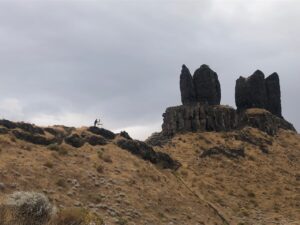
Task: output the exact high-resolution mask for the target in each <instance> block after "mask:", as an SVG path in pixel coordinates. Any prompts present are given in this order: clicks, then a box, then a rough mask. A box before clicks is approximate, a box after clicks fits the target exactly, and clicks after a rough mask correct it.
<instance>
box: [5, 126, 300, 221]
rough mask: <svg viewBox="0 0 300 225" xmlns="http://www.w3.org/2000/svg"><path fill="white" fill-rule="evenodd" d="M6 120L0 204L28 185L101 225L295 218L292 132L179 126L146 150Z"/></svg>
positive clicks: (124, 139) (297, 151)
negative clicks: (198, 129) (97, 217)
mask: <svg viewBox="0 0 300 225" xmlns="http://www.w3.org/2000/svg"><path fill="white" fill-rule="evenodd" d="M12 124H14V125H13V126H8V125H7V121H4V122H3V121H2V122H1V125H2V128H1V129H0V130H1V133H2V134H1V135H0V149H1V153H0V156H1V157H0V179H1V181H0V182H1V184H0V188H1V192H0V197H1V198H0V199H1V202H2V203H3V204H4V202H5V198H6V197H7V196H8V195H9V194H11V193H14V192H16V191H35V192H40V193H45V194H46V196H48V198H49V199H50V201H51V203H53V205H55V206H56V207H57V208H58V210H61V209H64V208H70V207H71V208H73V207H77V208H87V209H88V210H90V211H95V212H96V213H97V214H99V215H100V216H101V218H102V219H103V220H104V222H105V224H108V225H110V224H136V225H146V224H147V225H160V224H168V225H175V224H178V225H183V224H186V225H194V224H199V225H200V224H206V225H216V224H219V225H221V224H231V225H238V224H239V225H242V224H248V225H252V224H262V225H264V224H289V225H292V224H293V225H295V224H300V222H299V221H300V216H299V215H300V211H299V206H300V196H299V188H300V186H299V183H300V173H299V171H300V163H299V160H300V136H299V135H298V134H297V133H295V132H293V131H288V130H280V131H279V132H278V133H277V135H275V136H270V135H268V134H266V133H264V132H262V131H260V130H258V129H256V128H250V127H245V128H243V129H241V130H235V131H227V132H195V133H192V132H185V133H182V134H180V133H179V134H176V135H175V136H174V137H172V138H170V139H169V140H167V141H165V144H164V145H161V146H156V147H154V150H155V152H152V147H151V146H148V145H146V144H145V143H143V142H138V141H133V140H131V139H130V137H128V135H127V134H126V133H122V134H117V135H115V134H114V136H110V135H108V134H111V133H109V132H108V131H107V130H104V129H103V130H102V132H103V131H106V132H105V133H101V135H100V134H95V132H94V133H93V132H91V131H94V129H95V128H80V129H75V128H67V127H63V126H56V127H51V128H38V127H36V126H32V125H28V124H24V123H11V125H12ZM4 125H5V126H4ZM33 128H34V129H33ZM99 130H100V129H99ZM50 132H51V133H52V134H51V133H50ZM54 133H55V134H56V135H54ZM58 133H59V134H60V135H57V134H58ZM20 134H22V135H20ZM107 135H108V136H107ZM58 136H59V137H61V138H60V139H59V142H58V143H56V142H53V140H55V141H57V140H58V139H57V137H58ZM65 136H66V137H65ZM91 136H93V137H94V138H91ZM24 137H25V138H24ZM68 137H73V138H72V141H70V138H68ZM74 137H77V139H76V138H74ZM95 137H98V139H97V138H96V139H97V140H98V141H96V142H95ZM100 139H101V141H99V140H100ZM36 140H43V141H42V142H40V141H39V142H38V143H37V141H36ZM49 140H52V141H50V142H51V143H50V142H48V141H49ZM74 140H75V141H74ZM80 140H88V141H80ZM90 140H94V141H90ZM52 142H53V143H52ZM70 143H72V144H73V145H74V146H76V147H74V146H72V144H70ZM74 143H75V144H74ZM78 143H79V145H78ZM124 143H125V144H124ZM121 147H122V148H121ZM126 148H127V149H126ZM164 153H166V154H164ZM2 224H5V223H4V222H3V221H2Z"/></svg>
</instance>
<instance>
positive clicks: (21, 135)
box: [12, 130, 56, 145]
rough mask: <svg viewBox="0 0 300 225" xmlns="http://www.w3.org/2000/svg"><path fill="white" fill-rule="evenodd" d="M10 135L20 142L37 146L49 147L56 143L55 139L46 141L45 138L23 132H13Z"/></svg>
mask: <svg viewBox="0 0 300 225" xmlns="http://www.w3.org/2000/svg"><path fill="white" fill-rule="evenodd" d="M12 134H13V135H14V136H15V137H16V138H18V139H20V140H23V141H27V142H30V143H33V144H38V145H50V144H53V143H55V142H56V139H55V138H53V139H47V138H46V137H44V136H41V135H39V134H32V133H28V132H25V131H19V130H13V131H12Z"/></svg>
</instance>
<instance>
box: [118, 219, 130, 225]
mask: <svg viewBox="0 0 300 225" xmlns="http://www.w3.org/2000/svg"><path fill="white" fill-rule="evenodd" d="M117 224H118V225H127V224H128V221H127V220H126V219H124V218H119V219H118V221H117Z"/></svg>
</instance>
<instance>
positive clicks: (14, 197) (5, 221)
mask: <svg viewBox="0 0 300 225" xmlns="http://www.w3.org/2000/svg"><path fill="white" fill-rule="evenodd" d="M54 211H55V210H54V207H53V206H52V205H51V203H50V202H49V200H48V198H47V197H46V196H45V195H44V194H40V193H36V192H15V193H13V194H11V195H9V196H8V198H7V199H6V201H5V202H4V204H2V205H1V206H0V221H1V222H0V225H12V224H14V225H44V224H46V223H47V222H48V221H49V220H50V219H51V217H52V215H53V213H54Z"/></svg>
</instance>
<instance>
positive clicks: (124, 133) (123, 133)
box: [120, 131, 132, 140]
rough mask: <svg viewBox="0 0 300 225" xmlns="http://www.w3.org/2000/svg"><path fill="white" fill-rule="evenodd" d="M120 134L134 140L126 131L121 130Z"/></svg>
mask: <svg viewBox="0 0 300 225" xmlns="http://www.w3.org/2000/svg"><path fill="white" fill-rule="evenodd" d="M120 136H121V137H123V138H125V139H128V140H132V138H131V137H130V135H129V134H128V133H127V132H126V131H121V132H120Z"/></svg>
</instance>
